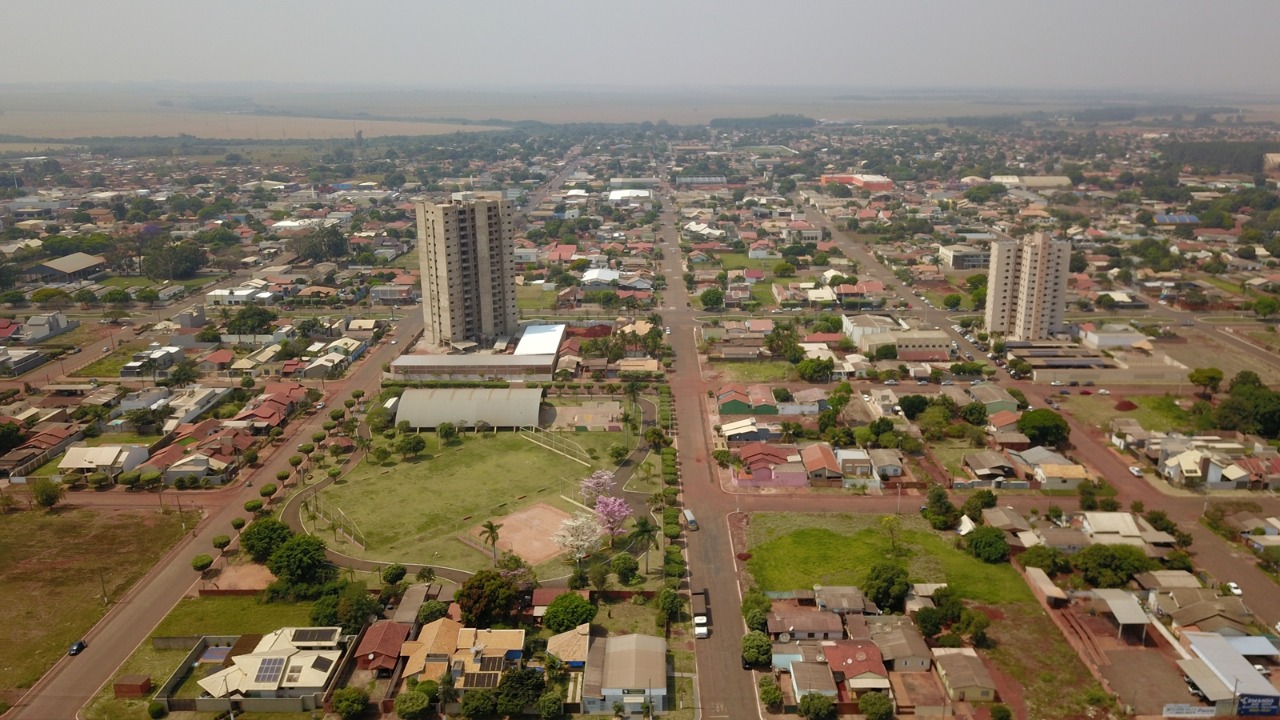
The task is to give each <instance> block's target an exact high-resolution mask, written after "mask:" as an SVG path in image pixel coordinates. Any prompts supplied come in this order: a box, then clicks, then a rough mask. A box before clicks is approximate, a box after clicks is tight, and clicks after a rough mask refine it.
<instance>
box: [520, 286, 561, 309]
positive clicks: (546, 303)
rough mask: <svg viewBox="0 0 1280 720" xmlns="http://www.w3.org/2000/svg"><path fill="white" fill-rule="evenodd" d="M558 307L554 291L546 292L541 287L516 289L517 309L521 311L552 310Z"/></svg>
mask: <svg viewBox="0 0 1280 720" xmlns="http://www.w3.org/2000/svg"><path fill="white" fill-rule="evenodd" d="M555 306H556V293H555V291H554V290H544V289H543V288H542V286H541V285H527V286H521V287H517V288H516V307H517V308H519V309H520V310H551V309H553V308H555Z"/></svg>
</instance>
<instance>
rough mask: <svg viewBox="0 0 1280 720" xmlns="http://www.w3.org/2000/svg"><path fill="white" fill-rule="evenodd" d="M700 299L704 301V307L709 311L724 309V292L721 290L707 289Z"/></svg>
mask: <svg viewBox="0 0 1280 720" xmlns="http://www.w3.org/2000/svg"><path fill="white" fill-rule="evenodd" d="M698 299H699V300H701V301H702V307H704V308H706V309H708V310H713V309H716V308H720V307H724V291H723V290H721V289H720V288H707V289H706V290H703V291H702V294H701V295H699V296H698Z"/></svg>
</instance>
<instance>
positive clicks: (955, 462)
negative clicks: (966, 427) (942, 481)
mask: <svg viewBox="0 0 1280 720" xmlns="http://www.w3.org/2000/svg"><path fill="white" fill-rule="evenodd" d="M928 448H929V452H931V453H933V459H934V460H937V461H938V464H939V465H941V466H942V467H944V468H946V469H947V472H949V473H951V477H965V473H964V456H965V455H969V454H972V453H975V452H978V449H976V448H974V447H973V446H972V445H970V444H969V443H967V442H965V441H963V440H951V439H948V440H942V441H939V442H932V443H929V444H928Z"/></svg>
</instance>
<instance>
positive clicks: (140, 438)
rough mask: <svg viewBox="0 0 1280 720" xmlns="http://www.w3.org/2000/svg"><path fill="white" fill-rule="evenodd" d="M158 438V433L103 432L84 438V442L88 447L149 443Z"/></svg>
mask: <svg viewBox="0 0 1280 720" xmlns="http://www.w3.org/2000/svg"><path fill="white" fill-rule="evenodd" d="M159 439H160V436H159V435H139V434H137V433H127V432H125V433H103V434H102V435H99V436H98V437H96V438H85V440H84V444H85V445H88V446H90V447H97V446H98V445H148V446H149V445H151V443H153V442H155V441H157V440H159Z"/></svg>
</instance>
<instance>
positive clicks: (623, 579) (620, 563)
mask: <svg viewBox="0 0 1280 720" xmlns="http://www.w3.org/2000/svg"><path fill="white" fill-rule="evenodd" d="M609 565H610V566H611V567H612V568H613V572H614V574H616V575H617V576H618V582H620V583H623V584H624V585H625V584H626V583H629V582H631V580H632V578H634V577H635V576H636V572H637V571H638V570H639V569H640V561H639V560H636V559H635V558H634V557H633V556H631V555H628V554H627V553H622V554H621V555H617V556H616V557H614V558H613V560H612V561H610V563H609Z"/></svg>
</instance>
